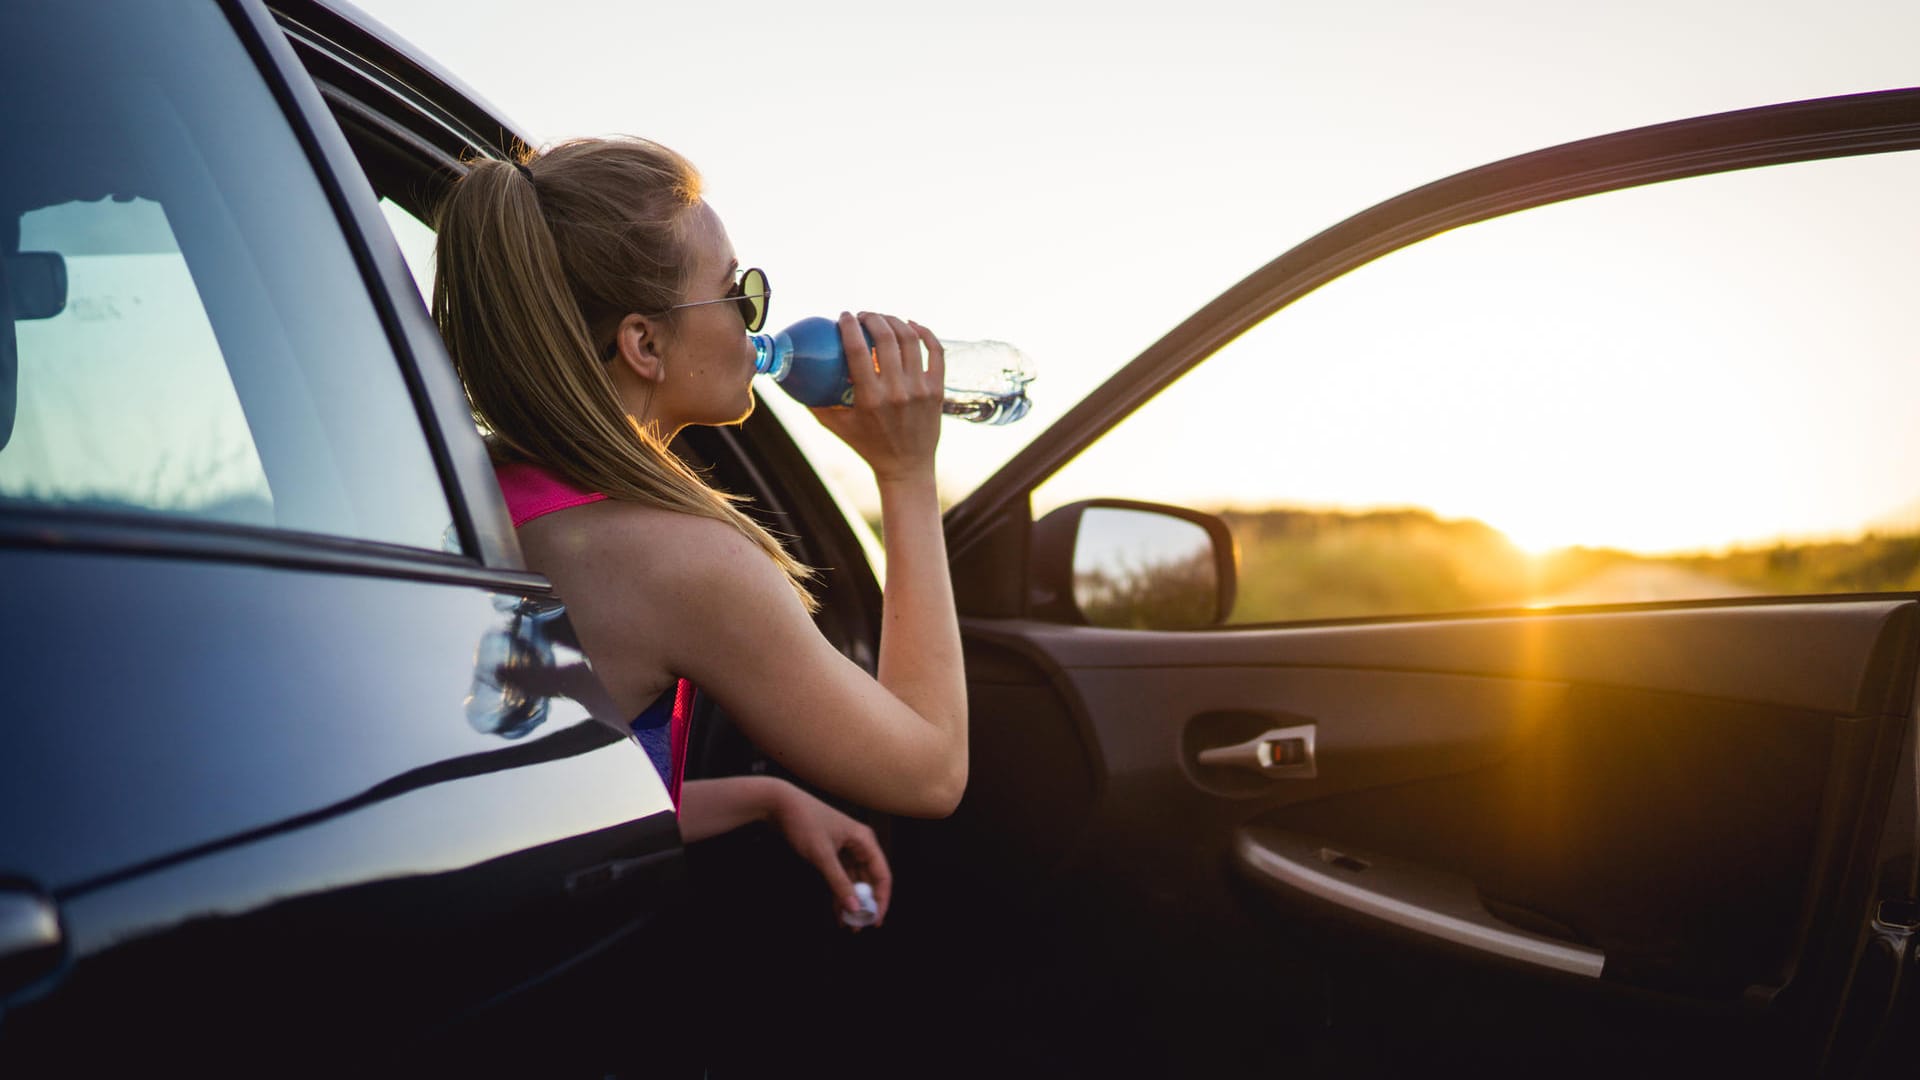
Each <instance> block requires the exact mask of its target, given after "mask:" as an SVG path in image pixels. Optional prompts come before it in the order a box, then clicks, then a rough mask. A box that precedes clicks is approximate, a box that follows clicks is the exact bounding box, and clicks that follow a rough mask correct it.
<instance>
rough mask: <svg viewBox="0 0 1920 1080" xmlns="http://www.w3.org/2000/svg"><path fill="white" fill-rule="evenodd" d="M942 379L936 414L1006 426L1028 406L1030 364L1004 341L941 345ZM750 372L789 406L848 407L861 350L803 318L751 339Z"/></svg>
mask: <svg viewBox="0 0 1920 1080" xmlns="http://www.w3.org/2000/svg"><path fill="white" fill-rule="evenodd" d="M940 345H941V348H942V350H943V351H944V352H945V355H946V376H945V378H944V379H943V380H942V381H943V384H944V386H945V395H944V401H943V403H942V405H941V411H942V412H944V413H945V414H946V415H948V416H957V417H960V418H961V419H963V420H971V421H973V422H975V423H980V424H993V425H996V426H997V425H1000V424H1011V423H1013V422H1014V421H1015V420H1018V419H1020V418H1021V417H1023V416H1025V415H1027V409H1028V408H1029V406H1030V405H1031V404H1032V403H1031V402H1030V401H1029V400H1028V398H1027V384H1028V383H1030V382H1032V381H1033V380H1034V370H1033V364H1032V362H1031V361H1029V360H1028V359H1027V358H1026V356H1025V355H1024V354H1023V353H1021V351H1020V350H1019V349H1016V348H1014V347H1013V346H1011V345H1009V344H1007V343H1006V342H1004V341H943V342H941V343H940ZM753 347H754V351H755V353H756V356H755V361H754V369H755V371H756V372H757V373H759V374H762V375H768V376H771V377H772V379H773V381H774V382H776V383H779V384H780V388H781V389H782V390H785V391H786V392H787V393H788V395H790V396H791V397H792V398H793V399H794V400H795V401H798V402H800V403H801V404H803V405H812V406H815V407H819V406H825V405H851V404H852V403H853V398H854V393H853V392H854V385H853V382H852V381H851V379H850V378H849V377H848V373H847V367H848V364H847V357H848V356H854V355H858V354H859V353H860V352H863V351H865V346H864V345H863V346H862V347H859V348H851V349H850V348H849V347H847V346H846V345H845V343H843V342H842V341H841V340H840V336H839V328H838V327H836V326H835V325H834V324H833V323H831V322H828V321H827V320H825V319H822V318H817V317H815V318H806V319H801V320H800V321H799V322H797V323H794V324H793V325H792V326H789V327H787V328H786V329H785V330H782V331H780V332H779V333H778V334H755V335H753Z"/></svg>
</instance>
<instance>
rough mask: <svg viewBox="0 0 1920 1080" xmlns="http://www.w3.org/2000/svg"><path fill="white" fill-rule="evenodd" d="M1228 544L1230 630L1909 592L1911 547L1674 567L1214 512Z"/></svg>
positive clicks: (1355, 523) (1395, 529) (1404, 514)
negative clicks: (1717, 599) (1372, 618)
mask: <svg viewBox="0 0 1920 1080" xmlns="http://www.w3.org/2000/svg"><path fill="white" fill-rule="evenodd" d="M1221 516H1222V517H1224V518H1225V519H1226V520H1227V523H1228V525H1229V526H1230V527H1231V528H1232V530H1233V534H1234V537H1235V539H1236V540H1237V542H1238V543H1239V545H1240V587H1239V599H1238V602H1237V603H1236V604H1235V605H1234V612H1233V619H1232V621H1234V622H1236V623H1257V622H1280V621H1289V620H1298V619H1325V618H1349V617H1355V616H1367V615H1396V614H1418V613H1430V612H1442V611H1466V610H1473V609H1476V608H1478V609H1484V608H1504V607H1527V606H1535V605H1565V604H1607V603H1626V602H1633V601H1644V600H1679V599H1702V598H1706V597H1713V596H1739V595H1748V594H1754V593H1777V594H1792V593H1824V592H1874V591H1906V590H1920V536H1916V535H1897V536H1883V535H1874V534H1869V535H1867V536H1865V537H1862V538H1861V539H1859V540H1855V541H1844V542H1842V541H1832V542H1821V543H1779V544H1774V545H1769V546H1764V547H1752V548H1735V549H1732V550H1730V551H1726V552H1720V553H1713V554H1698V555H1677V556H1641V555H1634V554H1631V553H1629V552H1624V551H1614V550H1609V549H1598V548H1577V547H1576V548H1566V549H1563V550H1560V551H1556V552H1553V553H1550V554H1548V555H1545V556H1541V557H1530V556H1528V555H1527V554H1525V553H1524V552H1522V551H1520V550H1519V549H1518V548H1516V547H1514V546H1513V544H1512V543H1511V542H1509V541H1508V540H1507V538H1506V537H1505V536H1504V535H1502V534H1501V533H1500V532H1499V530H1497V529H1494V528H1493V527H1492V526H1490V525H1487V524H1485V523H1483V522H1479V521H1473V520H1443V519H1440V518H1437V517H1435V516H1434V515H1433V514H1432V513H1430V512H1428V511H1425V510H1381V511H1371V512H1363V513H1354V512H1345V511H1325V510H1285V509H1276V510H1265V511H1257V512H1247V511H1225V512H1222V514H1221Z"/></svg>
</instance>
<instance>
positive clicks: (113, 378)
mask: <svg viewBox="0 0 1920 1080" xmlns="http://www.w3.org/2000/svg"><path fill="white" fill-rule="evenodd" d="M4 36H5V38H6V40H7V45H8V48H7V52H8V55H9V60H8V62H7V63H6V64H4V65H0V100H5V101H6V102H7V107H6V109H5V110H4V114H3V115H0V124H4V129H3V130H4V134H5V136H6V139H7V144H8V146H9V149H10V151H11V157H10V164H9V166H8V168H7V169H6V170H5V173H4V175H0V251H3V252H4V254H5V255H6V258H5V260H4V261H0V273H4V274H5V276H6V279H7V288H6V289H5V290H0V294H4V295H5V297H6V299H7V306H6V308H5V312H4V313H5V315H6V318H5V319H4V320H0V335H3V336H0V375H4V382H5V384H6V385H5V387H4V389H5V391H6V392H5V393H4V394H0V405H3V406H4V408H3V409H0V429H4V430H5V432H6V436H5V440H4V442H3V443H0V502H4V503H5V504H11V505H14V506H21V505H30V506H33V507H37V508H41V509H57V510H60V511H63V512H75V513H101V512H104V513H111V514H117V515H126V514H138V515H141V516H143V517H145V518H147V519H149V520H153V519H159V520H177V521H183V522H187V521H191V522H217V523H223V524H228V525H241V526H255V527H267V528H275V529H284V530H294V531H299V532H307V533H321V534H329V535H334V536H343V537H351V538H355V539H362V540H373V541H378V542H383V543H390V544H401V545H409V546H414V547H420V548H430V549H440V548H442V547H444V546H448V545H449V544H450V543H454V541H452V539H451V537H452V536H453V530H452V529H451V528H450V526H451V525H452V515H451V512H450V511H449V509H448V504H447V500H446V497H445V494H444V491H443V489H442V486H441V482H440V479H439V475H438V471H437V469H436V468H435V465H434V462H433V458H432V455H431V453H430V451H429V449H428V445H427V442H426V438H425V436H424V434H423V432H422V428H421V423H420V417H419V414H418V412H417V410H416V408H415V406H414V403H413V399H412V396H411V395H410V393H409V391H408V388H407V385H406V382H405V380H404V378H403V376H402V373H401V369H400V366H399V363H398V360H397V358H396V356H395V354H394V351H393V347H392V345H391V343H390V341H389V339H388V338H387V335H386V333H385V332H384V330H383V328H382V326H381V323H380V320H379V317H378V315H377V313H376V311H375V309H374V307H373V304H372V302H371V299H370V295H369V293H368V290H367V287H366V283H365V281H364V279H363V277H362V275H361V272H360V270H359V268H358V267H357V266H356V264H355V262H354V260H353V258H352V256H351V254H350V251H349V249H348V246H347V243H346V238H345V236H344V235H343V234H342V231H341V225H340V222H339V220H338V218H337V217H336V216H335V214H334V212H333V210H332V208H331V207H330V205H329V204H328V201H327V199H326V197H325V195H324V193H323V191H322V190H321V188H320V186H319V183H318V181H317V179H316V178H315V176H314V175H313V172H312V168H311V165H310V163H309V162H308V160H307V158H306V156H305V154H304V153H303V152H302V150H301V148H300V145H299V143H298V141H297V140H296V138H295V135H294V133H293V131H292V129H291V128H290V127H289V125H288V123H287V119H286V117H285V115H284V114H283V113H282V112H281V111H280V108H279V106H278V105H277V104H276V103H275V101H274V98H273V95H272V93H271V92H270V90H269V88H268V86H267V85H266V83H265V82H264V80H263V79H262V77H261V76H260V74H259V73H258V71H257V70H256V69H255V68H254V65H253V63H252V61H251V60H250V59H249V58H248V56H247V54H246V52H245V50H244V49H243V48H242V46H241V45H240V44H239V42H238V41H237V40H236V39H235V37H234V33H233V30H232V27H231V26H230V25H229V24H228V23H227V20H226V18H225V16H224V15H223V14H222V13H221V11H220V9H219V7H218V6H217V5H215V4H213V3H211V2H207V3H187V4H174V5H152V4H146V3H140V2H137V0H117V2H103V3H97V4H87V5H64V4H26V5H21V6H17V7H10V8H9V10H8V12H7V14H6V16H5V34H4ZM181 57H192V58H193V62H192V63H181V62H180V60H179V58H181Z"/></svg>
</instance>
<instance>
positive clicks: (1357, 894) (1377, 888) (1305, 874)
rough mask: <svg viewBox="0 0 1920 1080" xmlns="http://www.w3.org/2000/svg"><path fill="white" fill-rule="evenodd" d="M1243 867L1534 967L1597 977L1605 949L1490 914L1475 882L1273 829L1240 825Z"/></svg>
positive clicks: (1238, 852)
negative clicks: (1337, 848) (1546, 934)
mask: <svg viewBox="0 0 1920 1080" xmlns="http://www.w3.org/2000/svg"><path fill="white" fill-rule="evenodd" d="M1233 852H1234V858H1235V860H1236V861H1237V862H1239V864H1240V866H1241V868H1242V869H1243V870H1244V871H1246V872H1249V873H1251V874H1252V875H1254V876H1255V877H1256V878H1258V879H1261V880H1264V881H1266V882H1268V883H1270V884H1273V885H1276V886H1279V887H1280V888H1282V889H1286V890H1292V891H1296V892H1300V893H1304V894H1306V895H1307V896H1310V897H1313V898H1314V899H1316V900H1321V901H1325V902H1327V903H1330V904H1335V905H1338V906H1339V907H1341V908H1344V909H1346V910H1348V911H1353V912H1357V913H1359V914H1361V915H1366V916H1370V917H1372V918H1375V919H1380V920H1383V921H1385V922H1389V923H1392V924H1393V925H1395V926H1398V927H1401V928H1402V929H1405V930H1411V931H1413V932H1414V933H1416V934H1421V935H1424V936H1426V937H1431V938H1436V939H1438V940H1440V941H1445V942H1450V943H1452V944H1454V945H1461V946H1465V947H1466V948H1469V949H1476V950H1479V951H1480V952H1484V953H1490V954H1492V955H1494V956H1498V957H1501V958H1504V959H1507V960H1514V961H1518V962H1519V963H1522V964H1528V965H1531V966H1533V967H1541V968H1550V969H1552V970H1554V971H1561V972H1565V973H1567V974H1569V975H1579V976H1583V977H1585V978H1589V979H1598V978H1599V977H1600V974H1601V972H1602V971H1603V970H1604V969H1605V968H1606V962H1607V957H1606V954H1605V953H1603V952H1601V951H1599V950H1597V949H1589V948H1587V947H1585V946H1582V945H1576V944H1573V943H1571V942H1566V941H1558V940H1555V939H1553V938H1548V937H1542V936H1540V935H1538V934H1531V933H1528V932H1527V931H1525V930H1522V929H1520V928H1518V927H1516V926H1513V925H1511V924H1509V923H1506V922H1503V921H1501V920H1500V919H1498V918H1495V917H1494V916H1493V915H1492V914H1491V913H1490V912H1488V911H1487V909H1486V907H1485V905H1483V904H1481V902H1480V897H1479V894H1478V893H1477V892H1476V891H1475V890H1474V887H1473V883H1472V882H1470V881H1468V880H1467V879H1465V878H1462V877H1459V876H1456V875H1453V874H1445V873H1439V872H1436V871H1431V870H1427V869H1424V868H1422V867H1419V866H1417V865H1415V864H1412V863H1406V862H1401V861H1398V860H1387V859H1380V858H1377V857H1374V856H1370V855H1369V856H1365V857H1356V856H1352V855H1347V854H1345V853H1342V852H1339V851H1335V850H1334V849H1332V848H1328V847H1324V846H1322V845H1320V844H1319V843H1317V842H1315V841H1313V840H1310V839H1307V838H1305V837H1301V836H1296V835H1294V834H1291V833H1286V832H1281V831H1280V830H1278V829H1266V828H1247V829H1240V830H1239V831H1237V832H1236V833H1235V834H1234V838H1233Z"/></svg>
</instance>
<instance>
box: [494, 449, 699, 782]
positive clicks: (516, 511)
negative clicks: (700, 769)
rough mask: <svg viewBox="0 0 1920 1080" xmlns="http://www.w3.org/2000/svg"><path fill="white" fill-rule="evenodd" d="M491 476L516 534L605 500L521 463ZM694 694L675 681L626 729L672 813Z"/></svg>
mask: <svg viewBox="0 0 1920 1080" xmlns="http://www.w3.org/2000/svg"><path fill="white" fill-rule="evenodd" d="M493 473H494V476H495V477H496V478H497V479H498V480H499V481H500V494H502V495H504V496H506V499H507V513H508V514H510V515H512V517H513V527H514V528H516V529H517V528H519V527H520V526H522V525H525V524H526V523H527V522H529V521H532V520H533V519H534V518H537V517H541V516H543V515H546V514H551V513H553V512H554V511H556V510H566V509H568V508H570V507H575V506H584V505H586V504H587V503H592V502H599V501H600V500H602V499H605V498H606V497H607V496H606V494H605V493H603V492H598V491H586V490H583V489H581V488H577V487H574V486H573V485H572V484H570V483H568V482H567V481H566V480H565V479H564V478H563V477H561V476H560V475H558V474H557V473H554V472H552V471H550V470H548V469H545V468H542V467H540V466H538V465H532V464H528V463H525V462H513V463H509V464H498V463H496V464H495V465H494V467H493ZM694 693H695V687H694V685H693V683H692V682H690V681H688V680H686V679H680V680H678V681H677V682H676V683H675V684H674V685H672V686H669V687H667V689H666V691H665V692H663V693H662V694H661V695H660V697H659V698H658V699H657V700H655V701H654V702H653V704H651V705H649V706H647V707H646V708H645V709H644V710H642V711H641V713H640V715H639V716H636V717H634V718H633V721H632V723H631V724H630V725H629V726H630V727H631V728H632V729H633V734H634V737H635V738H636V739H637V740H639V742H640V745H641V746H642V747H643V748H645V750H646V751H647V757H648V758H650V759H652V761H653V767H654V768H655V769H656V770H658V771H659V773H660V778H661V779H662V780H664V781H665V782H666V785H667V795H668V796H669V797H670V798H672V800H673V808H674V810H675V811H678V810H679V809H680V780H681V776H682V774H683V773H684V772H685V771H686V765H687V725H688V724H689V723H690V722H691V720H692V718H693V697H694Z"/></svg>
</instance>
